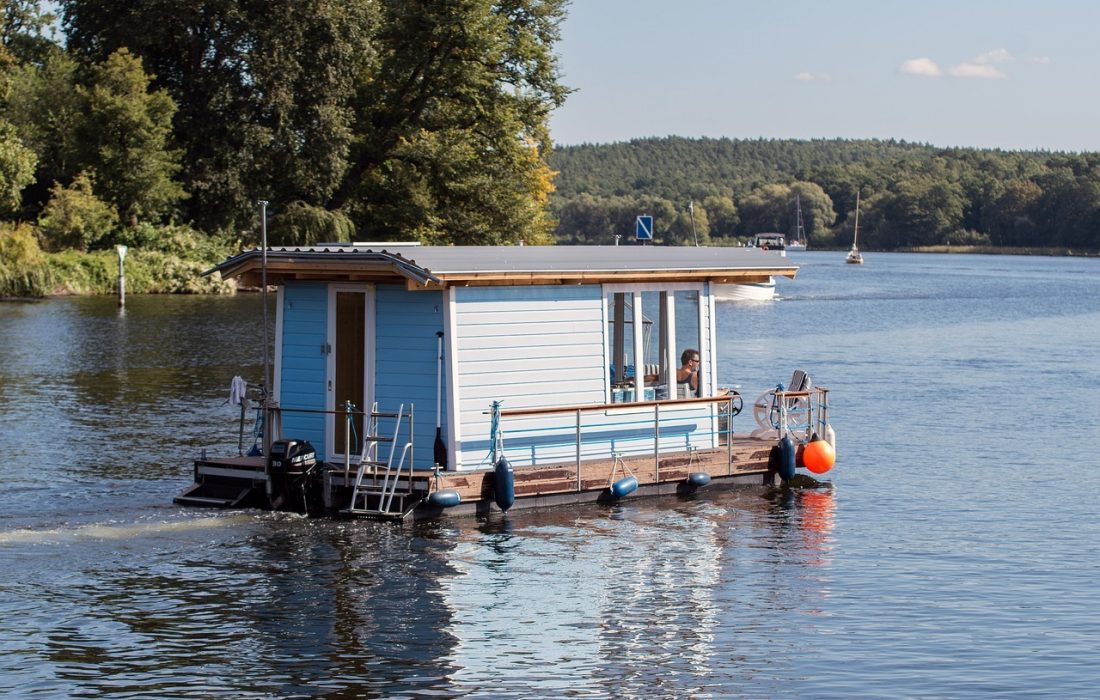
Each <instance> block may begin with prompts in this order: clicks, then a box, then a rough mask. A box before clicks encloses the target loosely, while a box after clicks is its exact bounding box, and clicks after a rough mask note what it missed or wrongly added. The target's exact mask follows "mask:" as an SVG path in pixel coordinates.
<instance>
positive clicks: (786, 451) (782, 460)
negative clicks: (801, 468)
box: [777, 435, 795, 484]
mask: <svg viewBox="0 0 1100 700" xmlns="http://www.w3.org/2000/svg"><path fill="white" fill-rule="evenodd" d="M777 466H778V469H777V471H778V472H779V478H780V479H782V480H783V483H784V484H785V483H787V482H788V481H790V480H791V477H793V476H794V469H795V448H794V441H793V440H791V436H790V435H784V436H783V439H781V440H780V441H779V464H778V465H777Z"/></svg>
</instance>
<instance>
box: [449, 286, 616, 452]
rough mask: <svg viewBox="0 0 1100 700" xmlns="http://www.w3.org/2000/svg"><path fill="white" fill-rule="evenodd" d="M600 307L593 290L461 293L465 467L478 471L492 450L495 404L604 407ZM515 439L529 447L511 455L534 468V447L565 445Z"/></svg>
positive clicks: (542, 436)
mask: <svg viewBox="0 0 1100 700" xmlns="http://www.w3.org/2000/svg"><path fill="white" fill-rule="evenodd" d="M602 305H603V296H602V292H601V290H600V288H599V287H598V286H594V285H589V286H578V287H494V288H460V289H456V290H455V322H456V330H455V334H456V335H455V344H456V347H457V353H456V355H457V365H458V374H459V386H460V387H461V396H460V397H459V401H458V408H459V411H458V418H459V421H460V422H461V426H462V427H461V430H460V433H459V434H460V435H462V438H463V440H462V444H461V445H460V446H459V455H458V457H459V459H460V461H461V463H462V464H463V466H464V467H465V468H471V467H476V466H477V465H478V463H480V462H481V461H482V460H483V459H484V457H485V454H486V453H487V452H488V449H489V445H490V440H489V427H490V422H491V417H490V416H489V415H488V413H487V412H488V411H489V410H490V407H491V405H492V403H493V401H501V402H502V405H503V406H504V407H505V408H538V407H543V406H561V405H573V404H593V403H602V402H603V400H604V396H605V390H604V383H605V381H606V369H605V368H604V366H603V364H604V349H603V344H604V328H603V306H602ZM544 425H545V423H544ZM562 425H563V426H564V427H562V428H561V432H562V433H563V434H570V435H571V431H572V429H573V428H572V423H570V422H568V421H565V422H563V423H562ZM517 439H522V440H526V442H527V443H528V444H526V445H524V444H523V443H516V444H513V445H511V446H509V447H508V448H507V454H509V456H510V457H511V455H512V452H513V450H515V451H516V455H517V460H518V461H517V462H516V463H517V465H522V464H530V463H531V459H530V458H523V457H522V455H523V454H524V453H526V452H528V451H530V449H531V445H530V443H531V442H532V441H534V442H540V441H541V442H546V441H550V442H554V441H559V442H560V441H561V440H562V438H561V437H560V436H558V437H555V436H553V435H548V434H546V433H545V431H544V432H542V433H538V434H536V435H529V436H527V437H526V438H517ZM571 445H572V443H571V442H570V447H569V449H570V450H571V453H573V452H575V450H574V448H573V447H572V446H571Z"/></svg>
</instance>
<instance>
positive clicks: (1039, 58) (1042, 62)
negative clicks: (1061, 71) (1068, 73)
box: [1028, 56, 1050, 66]
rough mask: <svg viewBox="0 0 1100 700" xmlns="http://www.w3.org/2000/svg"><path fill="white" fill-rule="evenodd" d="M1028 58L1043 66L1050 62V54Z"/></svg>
mask: <svg viewBox="0 0 1100 700" xmlns="http://www.w3.org/2000/svg"><path fill="white" fill-rule="evenodd" d="M1028 60H1029V61H1031V62H1032V63H1038V64H1039V65H1041V66H1045V65H1048V64H1049V63H1050V56H1032V57H1031V58H1030V59H1028Z"/></svg>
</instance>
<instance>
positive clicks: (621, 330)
mask: <svg viewBox="0 0 1100 700" xmlns="http://www.w3.org/2000/svg"><path fill="white" fill-rule="evenodd" d="M699 298H700V295H699V292H698V291H697V290H680V291H665V292H655V291H646V292H642V291H637V292H612V293H610V294H608V295H607V297H606V303H607V318H608V334H607V343H608V347H607V356H608V358H609V367H608V377H609V384H610V385H609V387H608V400H609V401H610V402H611V403H634V402H638V401H653V400H664V399H675V398H691V397H693V396H697V395H701V393H700V392H698V391H695V390H692V389H691V387H690V383H688V384H683V385H680V384H678V383H677V381H676V372H677V370H678V369H679V367H680V359H681V355H682V354H683V353H684V352H685V351H686V350H694V351H695V353H699V356H700V357H702V336H701V335H700V333H699ZM705 371H706V370H705V368H702V367H700V374H699V381H698V386H699V387H705V386H706V384H705Z"/></svg>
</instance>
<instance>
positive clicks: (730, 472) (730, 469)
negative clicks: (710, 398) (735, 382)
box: [726, 398, 744, 476]
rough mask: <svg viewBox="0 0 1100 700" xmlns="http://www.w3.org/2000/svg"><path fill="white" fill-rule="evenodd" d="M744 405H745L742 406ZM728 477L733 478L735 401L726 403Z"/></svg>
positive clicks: (730, 400) (731, 400)
mask: <svg viewBox="0 0 1100 700" xmlns="http://www.w3.org/2000/svg"><path fill="white" fill-rule="evenodd" d="M742 405H744V404H742ZM726 475H727V476H733V399H732V398H730V399H729V400H728V401H726Z"/></svg>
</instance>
